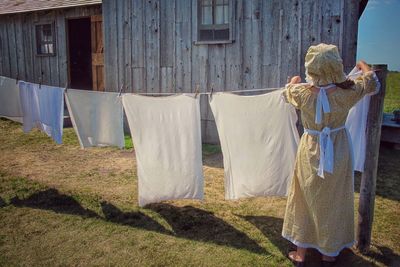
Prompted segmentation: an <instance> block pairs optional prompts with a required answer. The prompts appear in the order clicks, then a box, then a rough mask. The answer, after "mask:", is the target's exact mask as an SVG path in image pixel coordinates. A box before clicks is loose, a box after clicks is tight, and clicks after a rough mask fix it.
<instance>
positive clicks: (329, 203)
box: [282, 72, 377, 256]
mask: <svg viewBox="0 0 400 267" xmlns="http://www.w3.org/2000/svg"><path fill="white" fill-rule="evenodd" d="M354 82H355V85H354V86H353V87H352V88H351V89H342V88H337V89H335V90H332V91H331V92H329V93H328V100H329V104H330V109H331V112H330V113H324V114H323V117H322V123H321V124H316V123H315V113H316V111H315V110H316V99H317V93H316V92H314V91H313V90H310V86H309V85H305V84H293V85H290V84H289V85H287V87H286V90H285V91H284V92H283V96H284V97H285V99H286V101H287V102H288V103H290V104H292V105H293V106H294V107H295V108H297V109H300V110H301V120H302V123H303V126H304V128H306V129H311V130H317V131H321V130H322V129H323V128H324V127H329V128H331V129H334V128H338V127H341V126H343V125H344V124H345V121H346V118H347V114H348V112H349V110H350V109H351V107H352V106H353V105H355V104H356V103H357V101H358V100H360V99H361V98H362V97H363V96H364V95H365V94H367V93H371V92H373V91H375V89H376V86H377V83H376V76H375V75H374V73H373V72H368V73H365V74H364V75H362V76H361V77H359V78H357V79H356V80H355V81H354ZM331 139H332V142H333V148H334V149H333V150H334V157H333V158H334V165H333V173H332V174H330V173H327V172H325V175H324V177H325V178H321V177H319V176H318V175H317V169H318V165H319V154H320V152H319V151H320V150H319V142H318V141H319V136H318V135H315V134H308V133H305V134H303V136H302V138H301V140H300V144H299V148H298V151H297V158H296V164H295V170H294V174H293V179H292V183H291V189H290V193H289V196H288V201H287V206H286V212H285V218H284V223H283V230H282V236H283V237H284V238H286V239H288V240H289V241H291V242H292V243H294V244H295V245H297V246H299V247H306V248H315V249H317V250H319V251H320V252H321V253H322V254H325V255H327V256H337V255H338V254H339V252H340V251H341V250H342V249H343V248H345V247H351V246H352V245H353V243H354V179H353V159H352V152H351V146H349V138H348V135H347V131H346V130H345V129H342V130H338V131H335V132H332V133H331Z"/></svg>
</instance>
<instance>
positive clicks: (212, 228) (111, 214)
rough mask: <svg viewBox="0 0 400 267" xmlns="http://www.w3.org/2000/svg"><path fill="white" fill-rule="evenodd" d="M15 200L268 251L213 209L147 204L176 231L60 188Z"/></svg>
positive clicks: (219, 242)
mask: <svg viewBox="0 0 400 267" xmlns="http://www.w3.org/2000/svg"><path fill="white" fill-rule="evenodd" d="M11 204H12V205H14V206H16V207H29V208H34V209H42V210H50V211H54V212H56V213H60V214H70V215H78V216H81V217H84V218H95V219H99V220H103V221H107V222H112V223H116V224H121V225H126V226H130V227H134V228H138V229H144V230H148V231H154V232H158V233H162V234H167V235H172V236H176V237H180V238H186V239H190V240H196V241H202V242H209V243H214V244H217V245H224V246H229V247H234V248H238V249H246V250H249V251H251V252H255V253H259V254H264V253H266V251H265V250H264V249H263V248H262V247H260V246H259V245H258V244H257V243H256V242H255V241H254V240H252V239H250V238H249V237H248V236H247V235H246V234H245V233H243V232H241V231H239V230H237V229H235V228H234V227H233V226H231V225H230V224H228V223H226V222H225V221H223V220H222V219H219V218H217V217H215V216H214V215H213V214H212V213H211V212H207V211H205V210H201V209H198V208H194V207H191V206H186V207H175V206H172V205H168V204H150V205H148V206H146V208H149V209H151V210H153V211H155V212H157V213H158V214H160V215H161V216H162V217H164V218H165V220H166V221H167V222H168V223H169V224H170V225H171V227H172V229H173V233H172V232H171V231H169V230H167V229H165V228H164V227H163V226H162V225H161V224H159V223H158V222H157V221H155V220H154V219H152V218H150V217H149V216H147V215H145V214H144V213H142V212H140V211H138V212H123V211H121V210H120V209H119V208H117V207H116V206H114V205H113V204H111V203H108V202H101V203H100V206H101V208H102V211H103V214H104V217H102V216H100V215H98V214H97V213H96V212H94V211H92V210H89V209H86V208H84V207H82V205H81V204H80V203H79V201H77V200H75V199H74V198H73V197H71V196H68V195H65V194H61V193H60V192H59V191H58V190H56V189H47V190H44V191H40V192H37V193H34V194H32V195H30V196H29V197H27V198H25V199H20V198H17V197H14V198H13V199H11Z"/></svg>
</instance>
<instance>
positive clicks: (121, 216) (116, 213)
mask: <svg viewBox="0 0 400 267" xmlns="http://www.w3.org/2000/svg"><path fill="white" fill-rule="evenodd" d="M11 204H13V205H14V206H16V207H29V208H34V209H42V210H51V211H54V212H56V213H61V214H70V215H78V216H81V217H85V218H95V219H100V220H103V221H108V222H113V223H118V224H122V225H128V226H131V227H135V228H141V229H145V230H149V231H155V232H160V233H168V231H167V230H166V229H165V228H164V227H163V226H162V225H161V224H159V223H157V222H156V221H154V220H153V219H152V218H150V217H149V216H147V215H145V214H143V213H141V212H126V213H124V212H122V211H120V210H119V209H118V208H117V207H115V206H114V205H112V204H110V203H108V202H101V203H100V205H101V208H102V210H103V213H104V215H105V217H101V216H100V215H98V214H97V213H96V212H94V211H92V210H89V209H86V208H84V207H82V205H81V204H80V203H79V202H78V201H77V200H75V199H74V198H73V197H71V196H68V195H64V194H61V193H60V192H59V191H58V190H56V189H47V190H44V191H40V192H37V193H34V194H32V195H30V196H29V197H28V198H25V199H19V198H17V197H14V198H13V199H11Z"/></svg>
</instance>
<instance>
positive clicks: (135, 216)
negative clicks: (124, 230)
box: [100, 202, 171, 234]
mask: <svg viewBox="0 0 400 267" xmlns="http://www.w3.org/2000/svg"><path fill="white" fill-rule="evenodd" d="M100 204H101V208H102V210H103V213H104V216H105V220H106V221H109V222H113V223H118V224H122V225H127V226H131V227H135V228H141V229H145V230H148V231H154V232H158V233H163V234H171V232H170V231H168V230H167V229H165V228H164V227H163V226H162V225H161V224H159V223H158V222H156V221H155V220H153V219H152V218H150V217H149V216H147V215H146V214H144V213H142V212H122V211H121V210H120V209H118V208H117V207H116V206H114V205H113V204H111V203H108V202H101V203H100Z"/></svg>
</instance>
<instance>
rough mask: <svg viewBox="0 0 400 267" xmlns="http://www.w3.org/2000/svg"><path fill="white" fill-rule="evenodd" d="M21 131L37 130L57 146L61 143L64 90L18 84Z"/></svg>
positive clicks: (32, 84) (31, 84)
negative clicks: (51, 139)
mask: <svg viewBox="0 0 400 267" xmlns="http://www.w3.org/2000/svg"><path fill="white" fill-rule="evenodd" d="M19 88H20V99H21V107H22V112H23V129H24V132H26V133H27V132H29V131H30V130H32V129H33V128H34V127H37V128H39V129H40V130H42V131H43V132H45V133H46V134H47V135H48V136H50V137H52V138H53V139H54V141H55V142H56V143H58V144H61V143H62V134H63V123H64V120H63V117H64V88H60V87H52V86H47V85H42V86H41V87H40V88H39V85H38V84H34V83H28V82H23V81H20V82H19Z"/></svg>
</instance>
